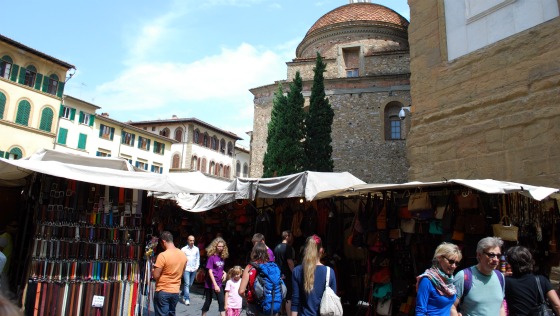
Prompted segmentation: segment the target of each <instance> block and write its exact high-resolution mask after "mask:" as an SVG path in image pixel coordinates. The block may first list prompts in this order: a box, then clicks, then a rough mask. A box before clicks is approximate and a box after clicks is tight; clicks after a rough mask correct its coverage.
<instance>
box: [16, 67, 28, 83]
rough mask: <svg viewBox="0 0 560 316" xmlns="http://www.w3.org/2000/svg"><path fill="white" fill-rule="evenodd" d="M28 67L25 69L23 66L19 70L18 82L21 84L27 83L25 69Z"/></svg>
mask: <svg viewBox="0 0 560 316" xmlns="http://www.w3.org/2000/svg"><path fill="white" fill-rule="evenodd" d="M26 70H27V69H25V67H21V68H20V70H19V78H18V83H21V84H25V71H26Z"/></svg>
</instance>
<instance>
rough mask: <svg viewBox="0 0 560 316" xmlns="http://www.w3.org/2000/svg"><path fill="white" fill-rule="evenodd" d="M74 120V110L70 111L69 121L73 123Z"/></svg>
mask: <svg viewBox="0 0 560 316" xmlns="http://www.w3.org/2000/svg"><path fill="white" fill-rule="evenodd" d="M74 118H76V109H70V121H72V122H74Z"/></svg>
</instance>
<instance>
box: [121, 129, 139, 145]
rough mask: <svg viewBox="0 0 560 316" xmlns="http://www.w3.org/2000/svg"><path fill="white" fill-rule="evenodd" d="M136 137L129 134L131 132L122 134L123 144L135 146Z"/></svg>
mask: <svg viewBox="0 0 560 316" xmlns="http://www.w3.org/2000/svg"><path fill="white" fill-rule="evenodd" d="M135 136H136V135H134V134H132V133H129V132H124V131H123V132H122V139H121V143H122V144H125V145H128V146H134V138H135Z"/></svg>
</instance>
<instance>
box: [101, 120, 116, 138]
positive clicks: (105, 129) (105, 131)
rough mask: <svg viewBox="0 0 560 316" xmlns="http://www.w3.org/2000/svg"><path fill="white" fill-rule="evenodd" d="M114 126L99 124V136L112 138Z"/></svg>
mask: <svg viewBox="0 0 560 316" xmlns="http://www.w3.org/2000/svg"><path fill="white" fill-rule="evenodd" d="M114 134H115V128H114V127H110V126H107V125H103V124H100V125H99V137H101V138H103V139H108V140H113V137H114Z"/></svg>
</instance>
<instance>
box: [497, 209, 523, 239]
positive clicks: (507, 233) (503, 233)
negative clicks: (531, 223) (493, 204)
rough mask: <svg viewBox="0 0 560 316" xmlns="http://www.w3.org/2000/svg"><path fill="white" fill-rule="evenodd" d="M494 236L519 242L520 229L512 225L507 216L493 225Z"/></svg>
mask: <svg viewBox="0 0 560 316" xmlns="http://www.w3.org/2000/svg"><path fill="white" fill-rule="evenodd" d="M492 230H493V231H494V236H496V237H500V238H502V239H503V240H507V241H517V236H518V234H519V227H517V226H514V225H512V224H511V220H510V219H509V217H508V216H507V215H504V216H503V217H502V218H501V219H500V222H499V223H497V224H493V225H492Z"/></svg>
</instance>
